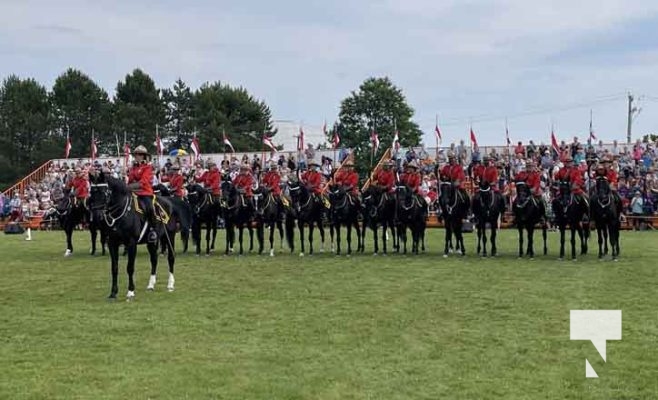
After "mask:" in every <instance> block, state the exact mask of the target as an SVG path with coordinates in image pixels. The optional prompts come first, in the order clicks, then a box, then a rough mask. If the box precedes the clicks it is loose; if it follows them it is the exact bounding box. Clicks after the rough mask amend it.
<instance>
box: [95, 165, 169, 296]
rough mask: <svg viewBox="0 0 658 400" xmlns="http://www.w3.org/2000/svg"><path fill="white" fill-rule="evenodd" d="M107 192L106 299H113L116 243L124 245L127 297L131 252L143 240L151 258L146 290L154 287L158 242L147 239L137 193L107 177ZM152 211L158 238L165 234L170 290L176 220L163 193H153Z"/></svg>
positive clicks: (131, 271)
mask: <svg viewBox="0 0 658 400" xmlns="http://www.w3.org/2000/svg"><path fill="white" fill-rule="evenodd" d="M106 179H107V183H108V189H109V196H108V201H107V203H106V206H105V212H104V217H103V218H104V219H105V222H106V223H107V225H108V227H109V237H108V248H109V250H110V258H111V270H112V289H111V290H110V296H109V297H110V299H115V298H116V297H117V293H118V291H119V287H118V282H117V280H118V274H119V246H120V245H122V244H123V245H124V246H125V247H126V251H127V255H128V264H127V267H126V271H127V273H128V293H127V295H126V297H127V299H128V300H132V299H133V298H134V297H135V282H134V280H133V274H134V273H135V256H136V254H137V245H138V244H144V243H146V247H147V249H148V252H149V256H150V259H151V276H150V278H149V283H148V286H147V290H154V288H155V282H156V270H157V267H158V243H157V242H155V243H147V240H146V239H147V236H148V234H147V233H146V232H147V231H148V229H149V227H148V226H147V225H148V224H147V223H146V219H145V216H144V215H143V213H142V212H141V208H142V206H141V205H140V204H138V201H137V197H136V196H134V195H133V194H132V193H131V191H130V189H129V188H128V186H127V185H126V184H125V183H124V182H123V181H122V180H119V179H115V178H112V177H108V178H106ZM154 205H155V208H156V215H157V216H158V219H159V220H160V223H158V224H157V226H155V227H154V229H155V231H156V233H157V235H158V239H159V238H161V237H163V236H165V237H166V238H167V243H168V246H167V261H168V263H169V280H168V282H167V289H168V290H169V291H173V290H174V282H175V279H174V263H175V260H176V256H175V252H174V246H173V241H172V240H171V239H170V238H171V237H172V235H173V234H174V232H175V230H176V224H177V221H176V220H175V219H174V218H172V217H171V216H172V212H173V208H172V205H171V202H170V200H169V199H167V198H166V197H160V196H157V197H156V200H155V201H154Z"/></svg>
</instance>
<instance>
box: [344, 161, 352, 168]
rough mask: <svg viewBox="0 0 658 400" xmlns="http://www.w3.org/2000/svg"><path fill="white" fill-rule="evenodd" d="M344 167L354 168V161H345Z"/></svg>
mask: <svg viewBox="0 0 658 400" xmlns="http://www.w3.org/2000/svg"><path fill="white" fill-rule="evenodd" d="M343 167H346V168H347V167H354V163H353V162H352V161H345V164H343Z"/></svg>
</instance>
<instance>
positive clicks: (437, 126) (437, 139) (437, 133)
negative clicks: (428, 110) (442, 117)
mask: <svg viewBox="0 0 658 400" xmlns="http://www.w3.org/2000/svg"><path fill="white" fill-rule="evenodd" d="M434 135H435V136H436V141H437V142H439V143H441V139H442V137H441V131H440V130H439V123H438V122H437V123H436V125H435V126H434Z"/></svg>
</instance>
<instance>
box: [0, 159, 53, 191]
mask: <svg viewBox="0 0 658 400" xmlns="http://www.w3.org/2000/svg"><path fill="white" fill-rule="evenodd" d="M51 164H52V160H48V161H46V162H45V163H43V164H42V165H41V166H40V167H39V168H37V169H35V170H34V171H32V172H31V173H30V174H29V175H27V176H26V177H25V178H23V179H21V180H20V181H18V183H16V184H15V185H13V186H11V187H9V189H7V190H5V191H3V192H2V193H3V194H4V195H5V196H7V197H11V195H12V194H13V193H15V192H16V191H18V192H19V193H20V195H21V197H22V196H23V193H24V192H25V188H26V187H27V185H29V184H30V183H32V182H34V183H39V182H41V181H42V180H43V179H44V178H45V177H46V174H47V173H48V169H49V168H50V165H51Z"/></svg>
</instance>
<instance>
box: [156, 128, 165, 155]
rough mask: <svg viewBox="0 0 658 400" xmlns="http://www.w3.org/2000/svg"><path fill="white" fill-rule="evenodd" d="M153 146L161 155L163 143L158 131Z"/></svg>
mask: <svg viewBox="0 0 658 400" xmlns="http://www.w3.org/2000/svg"><path fill="white" fill-rule="evenodd" d="M155 148H156V150H157V152H158V155H159V156H161V155H162V153H163V152H164V144H163V143H162V138H161V137H160V134H158V133H156V134H155Z"/></svg>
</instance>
